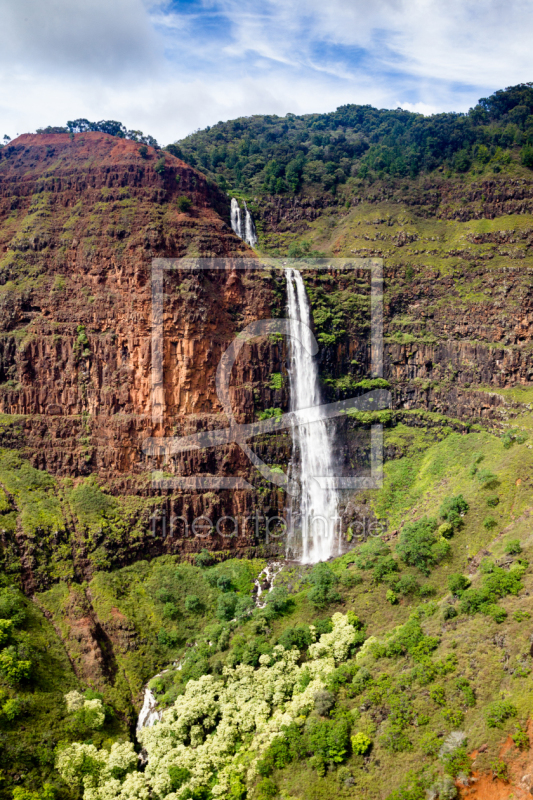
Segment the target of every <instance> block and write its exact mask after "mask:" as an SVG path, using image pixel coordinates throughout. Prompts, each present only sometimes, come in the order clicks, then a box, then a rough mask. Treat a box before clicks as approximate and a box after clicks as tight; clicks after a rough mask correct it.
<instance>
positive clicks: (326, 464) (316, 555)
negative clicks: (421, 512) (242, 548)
mask: <svg viewBox="0 0 533 800" xmlns="http://www.w3.org/2000/svg"><path fill="white" fill-rule="evenodd" d="M286 277H287V312H288V318H289V329H290V333H291V336H290V340H289V348H290V350H289V354H290V360H289V382H290V392H291V411H300V410H302V409H308V412H307V418H308V419H309V420H311V421H310V422H308V423H305V424H304V425H293V431H292V433H293V443H294V445H296V446H297V449H298V450H299V457H296V458H295V457H294V456H293V464H292V465H291V471H292V478H293V479H294V480H296V481H297V482H298V483H299V486H300V492H299V513H298V514H294V513H292V514H291V517H292V519H291V524H290V525H289V539H288V542H287V544H288V550H289V551H290V553H291V554H292V555H293V557H297V558H298V559H299V560H300V561H302V562H303V563H305V564H316V563H317V562H318V561H326V560H327V559H328V558H330V557H331V556H333V555H337V554H338V551H339V540H340V533H339V532H338V530H337V529H338V522H339V517H338V516H337V508H338V499H337V492H336V490H335V489H333V488H321V487H320V486H319V484H318V482H317V481H316V480H314V478H315V477H318V478H321V477H333V476H334V474H335V473H334V459H333V451H332V444H331V438H330V435H329V433H328V429H327V425H326V422H325V421H324V420H323V419H321V415H320V412H319V411H318V406H319V405H320V403H321V397H320V385H319V381H318V368H317V364H316V361H315V359H314V358H313V356H311V355H310V352H311V351H312V332H311V309H310V306H309V301H308V299H307V293H306V291H305V286H304V282H303V279H302V276H301V274H300V272H299V271H298V270H295V269H287V270H286ZM294 449H295V450H296V447H295V448H294Z"/></svg>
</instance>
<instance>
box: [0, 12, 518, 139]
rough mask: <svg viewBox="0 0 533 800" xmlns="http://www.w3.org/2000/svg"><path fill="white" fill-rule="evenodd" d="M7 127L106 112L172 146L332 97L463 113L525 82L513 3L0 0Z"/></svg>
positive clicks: (1, 114)
mask: <svg viewBox="0 0 533 800" xmlns="http://www.w3.org/2000/svg"><path fill="white" fill-rule="evenodd" d="M0 13H1V18H2V27H3V37H2V38H3V44H2V49H1V52H0V87H1V88H0V119H1V120H2V123H3V126H1V127H2V128H3V129H1V130H0V136H2V135H3V134H4V133H7V134H8V135H10V136H12V137H13V136H15V135H16V134H17V133H24V132H29V131H34V130H35V129H36V128H37V127H40V126H46V125H61V124H64V123H65V121H66V120H67V119H73V118H76V117H87V118H88V119H119V120H121V121H122V122H124V123H125V124H126V125H127V126H128V127H131V128H136V129H139V128H140V129H142V130H144V131H145V132H146V133H151V134H152V135H153V136H155V137H156V138H157V139H158V140H159V141H160V142H161V143H163V144H166V143H168V142H171V141H175V140H176V139H179V138H181V137H183V136H185V135H187V134H188V133H190V132H192V131H193V130H196V129H197V128H203V127H205V126H206V125H211V124H214V123H216V122H218V120H226V119H232V118H234V117H238V116H242V115H250V114H261V113H265V114H279V115H280V116H283V115H285V114H286V113H288V112H292V113H295V114H302V113H308V112H313V111H332V110H334V109H335V108H336V107H337V106H339V105H343V104H345V103H370V104H371V105H374V106H378V107H380V108H396V107H398V106H401V107H403V108H407V109H410V110H417V111H421V112H422V113H435V112H437V111H445V110H457V111H466V110H467V109H468V108H469V107H470V106H472V105H473V104H474V103H475V102H476V101H477V100H478V98H479V97H482V96H486V95H487V94H490V93H491V92H492V91H494V90H496V89H499V88H503V87H505V86H508V85H512V84H514V83H520V82H522V81H527V80H531V79H533V48H532V47H531V44H530V40H531V33H532V32H533V4H532V3H531V2H529V0H528V1H527V2H524V0H508V2H506V3H503V2H500V1H499V0H498V1H497V2H496V0H493V1H491V0H482V1H480V0H447V2H446V3H444V2H442V0H329V1H328V2H324V0H305V2H303V1H302V0H295V1H294V2H291V0H262V2H257V0H83V2H82V0H47V1H46V2H45V3H43V2H42V0H17V2H16V3H15V2H13V0H0Z"/></svg>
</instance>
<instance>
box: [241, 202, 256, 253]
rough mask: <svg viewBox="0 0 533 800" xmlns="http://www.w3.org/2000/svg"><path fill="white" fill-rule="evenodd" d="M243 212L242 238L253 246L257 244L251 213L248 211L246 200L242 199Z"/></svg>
mask: <svg viewBox="0 0 533 800" xmlns="http://www.w3.org/2000/svg"><path fill="white" fill-rule="evenodd" d="M244 213H245V215H246V216H245V218H244V240H245V242H247V243H248V244H249V245H250V247H255V246H256V244H257V233H256V231H255V225H254V221H253V219H252V215H251V214H250V212H249V211H248V206H247V205H246V200H245V201H244Z"/></svg>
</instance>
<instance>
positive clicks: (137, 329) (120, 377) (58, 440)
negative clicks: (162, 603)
mask: <svg viewBox="0 0 533 800" xmlns="http://www.w3.org/2000/svg"><path fill="white" fill-rule="evenodd" d="M1 156H2V157H1V159H0V252H1V253H2V258H1V260H0V410H1V411H2V412H3V414H5V415H6V416H5V417H3V425H2V435H1V436H2V442H1V443H2V445H3V446H5V447H8V448H15V449H17V450H18V451H19V452H21V453H22V454H23V455H25V456H26V457H28V458H29V459H30V461H31V463H32V464H33V465H34V466H35V467H38V468H39V469H41V470H46V471H47V472H49V473H51V474H53V475H55V476H59V477H61V476H69V477H70V478H72V479H74V481H77V480H79V479H81V478H84V476H88V475H90V474H96V475H98V477H99V478H100V479H101V480H102V481H104V484H105V487H106V491H107V492H111V493H113V494H114V495H115V496H117V497H123V496H124V495H126V496H127V495H131V496H133V497H138V498H141V499H142V498H145V499H146V500H147V501H148V502H147V503H146V504H145V505H142V506H139V508H138V511H137V514H136V515H134V519H133V522H135V524H138V523H142V524H141V528H143V530H144V531H145V536H142V537H141V539H140V540H137V541H136V542H135V544H134V545H133V544H132V543H131V542H129V543H128V542H127V541H126V542H122V544H121V545H120V546H118V548H117V546H115V547H114V546H113V544H112V543H111V544H110V545H109V553H110V554H111V553H112V551H114V552H113V554H112V556H111V561H110V562H109V565H110V566H111V565H113V564H115V565H116V564H118V563H125V562H126V561H129V560H134V559H136V558H139V557H140V556H141V555H143V556H148V557H149V556H152V555H157V554H159V553H162V552H175V551H176V550H185V551H192V552H194V551H195V550H198V549H199V547H200V546H201V547H207V548H208V549H210V550H221V549H224V548H228V547H229V548H235V547H236V548H237V549H244V550H248V549H249V548H250V547H252V546H254V545H256V544H257V543H258V542H257V536H256V535H255V533H254V532H253V528H251V529H250V530H248V531H246V532H245V531H244V530H243V531H242V532H241V533H239V535H238V537H233V538H231V539H230V540H225V539H224V537H221V536H220V535H218V534H217V533H216V531H215V532H214V533H213V535H209V536H207V537H204V538H203V539H202V540H201V541H200V540H198V539H196V540H194V539H191V540H184V539H183V537H182V536H178V535H177V533H178V532H177V531H176V535H175V536H174V537H173V538H172V539H170V538H169V537H168V536H167V539H166V540H164V539H163V537H162V535H161V534H162V531H163V529H162V527H161V526H162V525H163V523H162V520H163V519H170V518H171V517H172V516H176V517H179V516H185V517H186V518H187V519H189V518H191V521H192V518H193V517H195V516H200V515H201V514H203V513H205V514H207V515H210V516H212V515H213V511H214V507H216V512H217V513H218V514H219V515H222V514H224V513H226V514H241V513H248V512H249V511H250V510H251V509H252V508H255V507H260V508H263V509H264V508H265V507H271V506H272V507H274V508H277V506H278V493H277V492H276V491H274V492H273V493H270V491H267V490H266V489H263V491H262V494H261V497H259V498H258V497H255V498H251V497H250V493H249V492H248V493H246V492H242V491H241V492H227V493H224V492H223V493H221V494H220V496H217V497H216V498H214V496H213V493H212V492H211V493H209V492H204V494H202V493H201V492H194V491H188V492H184V491H180V490H177V491H176V492H166V491H165V492H162V491H161V490H159V489H157V488H154V487H153V486H152V482H151V480H150V474H151V470H152V469H153V468H159V469H161V468H166V469H167V470H171V472H172V473H177V474H181V475H190V474H197V473H200V474H202V473H203V474H205V473H210V474H215V475H217V474H218V475H225V474H242V475H246V474H248V473H250V472H252V469H251V466H250V463H249V460H248V459H247V457H246V456H245V455H244V454H243V453H242V451H241V450H240V449H239V448H238V447H237V446H235V445H229V446H227V447H222V448H219V449H218V450H217V451H210V452H209V453H207V454H206V453H205V452H203V451H198V452H190V453H186V454H184V455H183V456H180V457H179V458H176V459H174V462H173V463H172V464H167V465H165V463H163V461H162V460H161V459H157V458H156V459H153V460H151V461H150V460H148V459H147V458H146V457H145V455H144V453H143V449H142V443H143V441H144V440H145V439H146V438H147V437H150V436H160V435H166V436H169V435H181V434H184V433H194V432H196V431H197V430H205V429H210V428H217V427H224V426H225V425H226V423H227V421H226V418H225V416H224V414H223V413H222V406H221V404H220V401H219V399H218V397H217V393H216V386H215V374H216V369H217V365H218V361H219V359H220V356H221V354H222V352H224V350H225V349H226V348H227V346H228V344H229V343H230V342H231V341H232V339H233V338H234V336H235V334H236V333H237V332H238V331H239V330H241V329H242V328H243V327H245V326H246V325H247V324H248V323H249V322H251V321H254V320H256V319H261V318H264V317H266V318H269V317H270V316H271V312H270V309H271V306H272V303H273V290H274V289H275V276H273V275H271V274H267V273H263V272H259V271H254V270H237V269H231V268H229V269H223V270H210V271H194V270H189V271H179V270H172V269H171V270H168V271H166V273H165V284H164V295H165V300H164V316H163V328H162V331H163V369H164V395H165V404H166V408H165V416H164V423H163V425H162V426H161V425H158V424H155V423H154V422H153V420H152V355H151V347H152V314H153V309H152V263H153V260H154V258H179V257H182V256H190V257H195V258H196V257H202V258H216V257H223V258H234V259H237V258H242V257H247V258H254V253H253V251H251V250H250V249H249V248H247V246H246V245H245V244H243V242H242V241H241V240H240V239H239V238H238V237H236V236H235V235H234V234H233V232H232V231H231V228H230V225H229V202H228V200H227V198H226V196H225V195H223V194H222V193H221V192H220V190H219V189H218V188H217V187H216V185H214V184H210V183H208V182H207V181H206V179H205V177H204V176H202V175H201V174H200V173H198V172H197V171H196V170H194V169H192V168H191V167H189V166H187V165H186V164H184V163H183V162H182V161H180V160H179V159H177V158H175V157H174V156H172V155H170V154H169V153H166V152H165V153H163V152H161V151H160V152H156V151H154V150H153V149H152V148H148V149H147V152H143V150H142V149H141V148H140V147H139V145H138V144H136V143H135V142H131V141H126V140H123V139H118V138H115V137H112V136H109V135H107V134H102V133H87V134H77V135H76V136H74V137H72V138H71V137H69V135H67V134H51V135H24V136H21V137H19V138H18V139H16V140H15V141H14V142H12V144H11V145H10V146H9V147H7V148H5V149H4V150H3V151H2V153H1ZM183 196H185V197H187V198H188V199H189V200H190V201H192V206H191V208H190V209H189V210H187V211H180V210H179V207H178V204H177V200H178V198H180V197H183ZM282 360H283V352H282V347H281V345H280V344H279V343H275V342H271V341H270V340H269V339H268V338H265V339H263V340H261V341H258V342H254V343H252V344H251V345H249V346H247V347H246V348H245V351H244V352H243V353H242V355H241V356H240V357H239V359H238V362H237V364H236V365H235V368H234V370H233V373H232V388H231V393H232V401H233V404H234V408H235V409H236V416H237V418H239V419H240V420H241V421H244V420H250V419H251V418H253V417H254V409H255V408H256V407H259V408H267V407H270V406H273V405H274V404H275V403H276V404H279V403H280V402H281V403H283V402H286V399H287V397H286V389H280V388H272V387H271V385H270V382H269V378H270V376H271V374H272V373H281V371H282V366H281V362H282ZM289 444H290V443H289V440H288V439H287V437H285V438H284V439H282V441H281V444H280V443H279V442H278V443H277V444H276V443H275V442H272V441H267V440H266V441H265V442H264V443H263V445H260V449H262V452H263V453H264V454H267V453H268V454H269V455H270V457H272V458H277V460H278V461H280V460H284V461H286V460H287V458H288V453H289ZM280 448H281V450H282V451H283V453H282V456H281V455H280V454H279V453H278V451H279V449H280ZM161 494H163V495H164V497H161ZM271 494H272V497H271ZM155 506H157V512H158V518H157V520H152V521H150V516H151V515H152V512H153V511H154V508H155ZM63 516H64V517H65V525H64V528H65V530H67V529H69V527H70V530H71V531H72V529H74V530H75V531H76V535H73V536H71V537H70V539H69V541H70V543H71V545H72V547H74V551H75V552H74V554H73V559H74V574H75V575H77V576H80V577H81V576H83V575H85V576H86V575H88V574H91V572H92V570H93V569H94V568H95V563H93V562H91V559H90V553H91V550H92V549H94V545H95V543H93V544H91V545H90V544H88V542H87V537H86V534H85V533H84V532H83V526H81V527H80V526H79V525H78V523H77V522H76V518H74V519H66V518H67V517H68V516H69V512H67V511H63ZM215 521H216V520H215ZM154 533H155V534H156V535H155V536H154V535H153V534H154ZM6 535H7V534H6ZM73 543H75V544H73ZM96 544H97V545H98V543H96ZM115 544H116V543H115ZM17 547H18V550H19V555H20V557H21V559H22V563H23V571H24V574H25V581H26V586H27V588H28V590H33V588H35V586H38V585H39V584H40V583H42V580H43V578H42V576H41V577H38V575H37V573H36V572H35V570H36V568H37V565H38V563H39V561H40V560H42V559H43V558H44V557H45V560H46V561H48V562H49V561H50V559H51V558H52V555H51V553H48V554H45V553H44V552H40V553H39V552H38V551H39V546H37V548H36V546H35V544H32V545H31V546H30V545H29V544H28V543H27V542H26V541H25V539H24V536H23V535H22V534H21V535H20V536H19V537H18V539H17ZM44 580H45V583H46V580H48V579H44Z"/></svg>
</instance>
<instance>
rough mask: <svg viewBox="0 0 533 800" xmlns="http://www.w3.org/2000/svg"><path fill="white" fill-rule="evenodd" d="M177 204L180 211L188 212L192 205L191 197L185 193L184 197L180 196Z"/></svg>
mask: <svg viewBox="0 0 533 800" xmlns="http://www.w3.org/2000/svg"><path fill="white" fill-rule="evenodd" d="M176 205H177V206H178V208H179V210H180V211H183V212H184V213H187V211H190V209H191V207H192V200H191V199H190V198H189V197H185V195H183V196H182V197H178V199H177V201H176Z"/></svg>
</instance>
